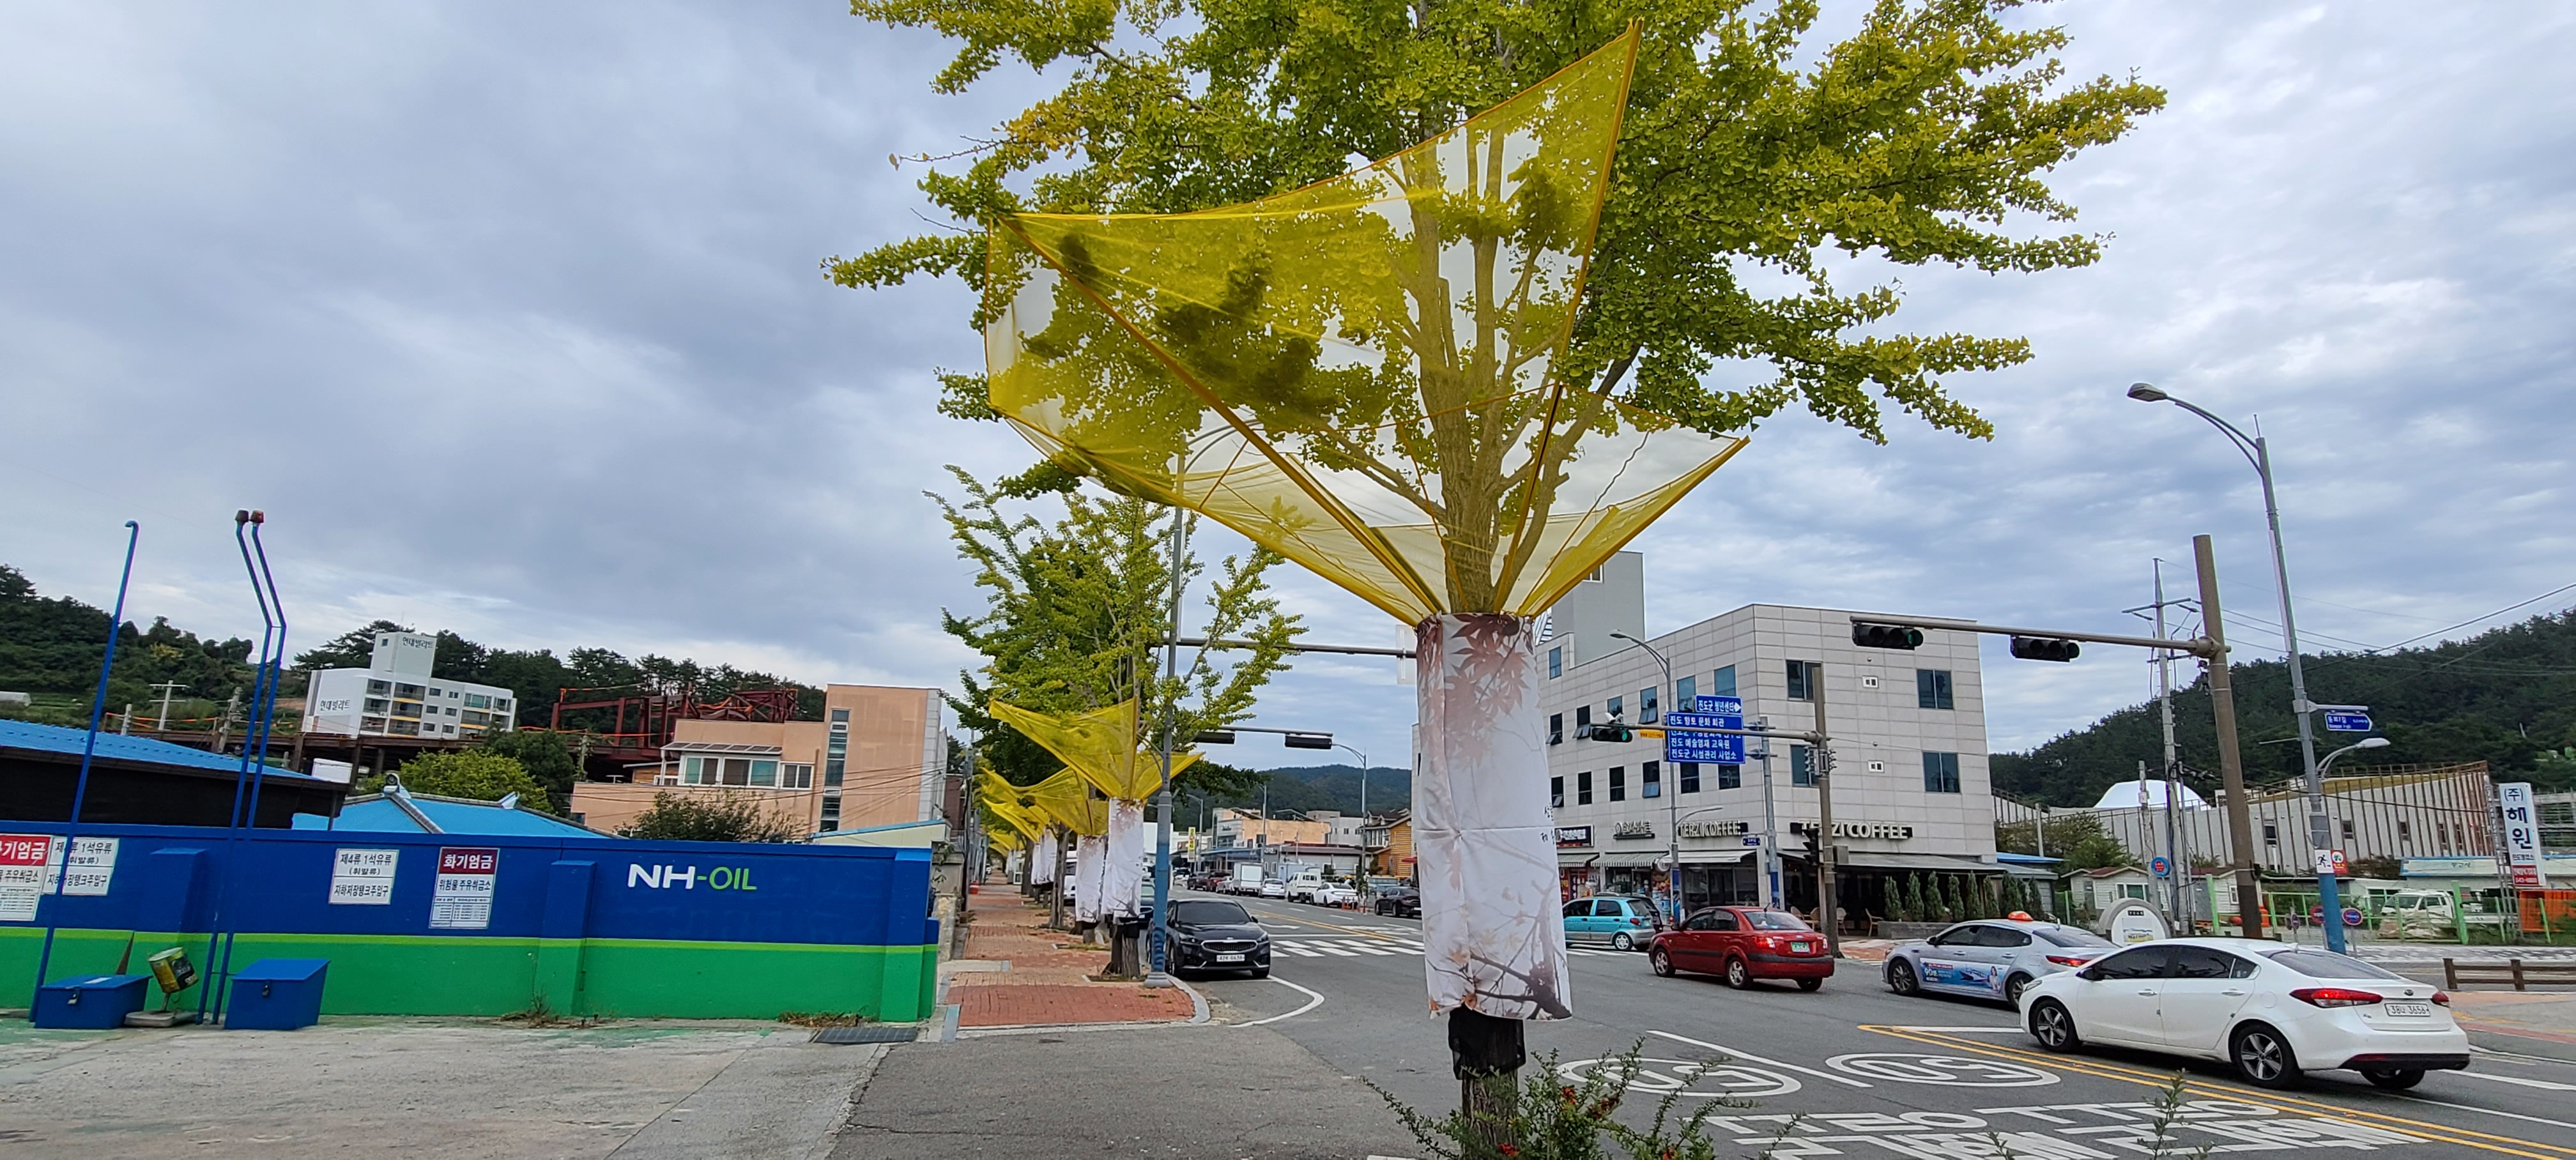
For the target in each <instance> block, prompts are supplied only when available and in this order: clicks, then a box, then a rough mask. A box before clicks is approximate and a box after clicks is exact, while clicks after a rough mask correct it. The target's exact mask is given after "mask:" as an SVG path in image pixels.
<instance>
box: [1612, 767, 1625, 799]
mask: <svg viewBox="0 0 2576 1160" xmlns="http://www.w3.org/2000/svg"><path fill="white" fill-rule="evenodd" d="M1610 800H1611V801H1614V802H1624V801H1626V800H1628V767H1627V766H1624V765H1614V766H1611V767H1610Z"/></svg>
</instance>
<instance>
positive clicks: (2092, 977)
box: [2075, 967, 2102, 983]
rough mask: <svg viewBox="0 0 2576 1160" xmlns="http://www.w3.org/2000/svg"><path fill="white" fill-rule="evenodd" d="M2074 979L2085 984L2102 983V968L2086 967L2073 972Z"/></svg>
mask: <svg viewBox="0 0 2576 1160" xmlns="http://www.w3.org/2000/svg"><path fill="white" fill-rule="evenodd" d="M2075 977H2076V978H2079V979H2082V980H2084V981H2085V982H2087V983H2099V982H2101V981H2102V968H2100V967H2086V968H2084V969H2083V970H2080V971H2077V972H2075Z"/></svg>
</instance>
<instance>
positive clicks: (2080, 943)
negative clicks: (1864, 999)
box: [1886, 918, 2119, 1006]
mask: <svg viewBox="0 0 2576 1160" xmlns="http://www.w3.org/2000/svg"><path fill="white" fill-rule="evenodd" d="M2118 949H2119V948H2118V947H2117V946H2115V945H2113V944H2112V942H2111V940H2109V939H2106V938H2103V937H2102V936H2101V935H2098V934H2095V933H2093V932H2092V931H2089V930H2086V929H2084V928H2082V927H2080V926H2066V925H2063V924H2060V923H2054V922H2033V921H2030V920H2027V919H2012V918H1987V919H1977V920H1975V921H1972V922H1963V923H1959V924H1958V925H1956V926H1953V927H1950V928H1949V929H1947V930H1944V931H1942V932H1941V933H1939V934H1936V935H1933V936H1932V937H1931V938H1930V939H1928V940H1925V941H1923V942H1918V943H1907V944H1905V945H1904V946H1901V947H1898V948H1896V949H1895V950H1892V951H1889V952H1888V953H1887V967H1886V974H1887V989H1888V990H1891V991H1894V992H1896V993H1897V994H1899V995H1920V994H1924V993H1926V992H1937V993H1939V994H1944V995H1966V996H1969V997H1971V998H1977V999H2001V1000H2003V1001H2004V1002H2006V1003H2011V1004H2014V1005H2015V1006H2019V1005H2020V1003H2021V992H2022V988H2024V987H2027V986H2029V985H2030V984H2031V981H2032V980H2035V979H2038V978H2040V977H2042V976H2045V975H2053V974H2056V973H2057V972H2059V971H2071V970H2074V969H2075V968H2077V967H2081V966H2083V965H2084V964H2086V963H2089V962H2092V961H2093V960H2094V959H2097V958H2100V957H2101V956H2103V955H2106V954H2109V953H2111V952H2112V951H2115V950H2118Z"/></svg>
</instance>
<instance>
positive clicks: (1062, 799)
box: [995, 769, 1109, 834]
mask: <svg viewBox="0 0 2576 1160" xmlns="http://www.w3.org/2000/svg"><path fill="white" fill-rule="evenodd" d="M995 780H999V778H998V777H997V778H996V779H995ZM1013 788H1015V789H1017V790H1018V791H1019V792H1018V794H1017V797H1016V799H1015V800H1017V801H1018V802H1020V803H1024V804H1022V805H1021V807H1020V808H1021V809H1022V810H1023V811H1025V812H1026V813H1027V814H1028V815H1029V816H1030V817H1032V818H1034V819H1036V820H1038V821H1039V823H1040V828H1044V826H1045V824H1048V823H1052V824H1054V825H1059V826H1062V827H1064V828H1065V829H1067V830H1071V831H1073V832H1074V833H1076V834H1106V833H1108V832H1109V801H1108V799H1106V798H1097V797H1093V796H1091V787H1089V786H1087V785H1085V784H1083V780H1082V778H1081V777H1080V776H1079V775H1077V774H1075V773H1074V772H1073V771H1072V770H1070V769H1065V770H1058V771H1057V772H1056V773H1055V775H1054V776H1052V777H1049V778H1047V779H1046V780H1044V781H1041V782H1038V783H1037V784H1035V785H1023V786H1016V787H1013Z"/></svg>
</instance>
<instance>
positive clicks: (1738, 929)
mask: <svg viewBox="0 0 2576 1160" xmlns="http://www.w3.org/2000/svg"><path fill="white" fill-rule="evenodd" d="M1646 960H1647V961H1648V962H1651V963H1653V964H1654V966H1655V973H1656V974H1658V975H1665V976H1670V975H1672V974H1674V973H1676V972H1679V971H1696V972H1698V973H1700V974H1706V975H1724V976H1725V977H1726V985H1727V986H1730V987H1735V988H1738V989H1741V988H1744V987H1750V986H1752V985H1753V980H1755V979H1795V980H1797V981H1798V989H1799V990H1801V991H1813V990H1815V989H1816V988H1818V987H1822V986H1824V985H1825V980H1826V979H1829V978H1832V977H1833V973H1834V956H1833V952H1832V951H1831V950H1829V949H1827V948H1826V946H1825V936H1823V935H1821V934H1818V933H1816V931H1815V928H1813V927H1810V926H1808V925H1807V923H1806V920H1804V919H1801V918H1799V917H1798V916H1797V915H1794V914H1784V913H1782V912H1780V911H1777V910H1764V909H1762V908H1761V907H1758V906H1712V907H1709V908H1707V909H1705V910H1701V911H1697V912H1694V913H1693V914H1692V915H1691V916H1690V917H1689V918H1688V919H1686V920H1684V921H1683V922H1682V926H1681V929H1680V930H1668V931H1663V932H1661V933H1658V934H1657V935H1655V937H1654V939H1653V940H1652V941H1650V942H1648V943H1647V944H1646Z"/></svg>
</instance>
